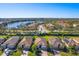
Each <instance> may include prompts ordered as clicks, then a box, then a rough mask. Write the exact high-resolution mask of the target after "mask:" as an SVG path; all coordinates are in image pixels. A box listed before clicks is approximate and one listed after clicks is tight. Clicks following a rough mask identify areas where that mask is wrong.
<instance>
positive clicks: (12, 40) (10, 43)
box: [1, 36, 20, 49]
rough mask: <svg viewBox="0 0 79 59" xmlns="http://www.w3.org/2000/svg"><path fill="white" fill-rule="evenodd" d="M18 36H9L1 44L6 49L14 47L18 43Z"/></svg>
mask: <svg viewBox="0 0 79 59" xmlns="http://www.w3.org/2000/svg"><path fill="white" fill-rule="evenodd" d="M19 40H20V38H19V36H12V37H11V38H9V39H8V40H7V41H5V42H4V43H3V44H2V45H1V46H2V47H3V48H4V49H6V48H9V49H15V48H16V45H17V44H18V42H19Z"/></svg>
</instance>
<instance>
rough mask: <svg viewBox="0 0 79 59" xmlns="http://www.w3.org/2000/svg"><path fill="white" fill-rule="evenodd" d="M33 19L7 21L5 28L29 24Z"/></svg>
mask: <svg viewBox="0 0 79 59" xmlns="http://www.w3.org/2000/svg"><path fill="white" fill-rule="evenodd" d="M31 23H33V21H23V22H15V23H9V24H8V25H7V26H6V28H8V29H11V28H18V27H19V26H20V25H27V24H31Z"/></svg>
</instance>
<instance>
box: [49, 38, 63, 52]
mask: <svg viewBox="0 0 79 59" xmlns="http://www.w3.org/2000/svg"><path fill="white" fill-rule="evenodd" d="M48 43H49V47H50V50H51V51H53V50H54V49H55V50H60V49H63V48H64V45H63V43H62V41H61V39H59V38H50V39H49V40H48Z"/></svg>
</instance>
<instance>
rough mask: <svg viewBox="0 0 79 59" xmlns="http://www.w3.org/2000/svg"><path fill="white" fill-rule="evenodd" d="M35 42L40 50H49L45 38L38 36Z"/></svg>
mask: <svg viewBox="0 0 79 59" xmlns="http://www.w3.org/2000/svg"><path fill="white" fill-rule="evenodd" d="M34 44H36V48H37V49H39V50H47V42H46V40H45V39H44V38H40V37H38V38H36V39H35V42H34Z"/></svg>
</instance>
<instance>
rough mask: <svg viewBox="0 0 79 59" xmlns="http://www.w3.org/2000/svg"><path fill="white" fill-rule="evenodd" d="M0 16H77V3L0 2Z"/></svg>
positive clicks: (78, 5) (78, 12)
mask: <svg viewBox="0 0 79 59" xmlns="http://www.w3.org/2000/svg"><path fill="white" fill-rule="evenodd" d="M0 18H79V4H78V3H0Z"/></svg>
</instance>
